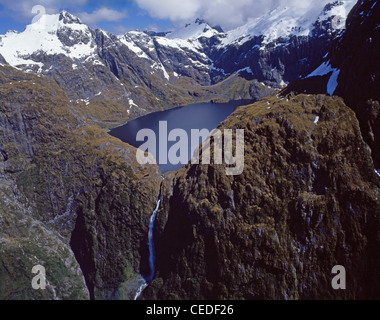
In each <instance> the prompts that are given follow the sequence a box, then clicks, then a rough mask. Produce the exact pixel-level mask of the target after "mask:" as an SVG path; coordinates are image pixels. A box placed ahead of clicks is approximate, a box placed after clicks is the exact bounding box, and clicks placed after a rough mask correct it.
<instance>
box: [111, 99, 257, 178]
mask: <svg viewBox="0 0 380 320" xmlns="http://www.w3.org/2000/svg"><path fill="white" fill-rule="evenodd" d="M249 103H251V101H249V100H247V101H246V100H244V101H233V102H229V103H198V104H192V105H188V106H186V107H180V108H175V109H171V110H166V111H162V112H155V113H151V114H149V115H146V116H144V117H141V118H138V119H136V120H132V121H130V122H128V123H127V124H125V125H123V126H121V127H118V128H116V129H113V130H111V131H110V132H109V133H110V135H112V136H114V137H116V138H119V139H120V140H122V141H123V142H126V143H128V144H130V145H132V146H134V147H136V148H139V147H140V146H141V145H143V144H144V143H145V142H146V141H147V138H146V140H145V142H138V141H136V137H137V133H138V132H139V131H140V130H142V129H151V130H153V131H154V132H155V134H156V137H157V139H156V140H157V142H156V146H157V157H158V154H159V150H160V145H159V133H160V132H159V123H160V121H166V122H167V127H168V132H170V131H172V130H174V129H183V130H185V131H186V132H187V134H188V137H189V141H190V142H189V144H188V150H189V154H188V155H189V156H188V160H190V159H191V157H192V155H193V152H194V150H191V130H192V129H198V130H202V129H207V130H209V131H210V132H211V131H212V130H214V129H216V128H217V127H218V125H219V123H221V122H222V121H224V120H225V119H226V118H228V116H230V115H231V114H232V113H233V112H234V111H235V110H236V109H237V108H238V107H239V106H243V105H247V104H249ZM165 138H166V139H167V137H165ZM178 141H179V139H178V140H177V142H178ZM202 142H203V141H202ZM174 144H176V142H168V147H167V149H168V150H170V147H171V146H173V145H174ZM157 162H159V161H158V159H157ZM159 166H160V169H161V172H162V173H165V172H169V171H175V170H178V169H180V168H182V167H183V164H178V165H172V164H170V163H168V164H159Z"/></svg>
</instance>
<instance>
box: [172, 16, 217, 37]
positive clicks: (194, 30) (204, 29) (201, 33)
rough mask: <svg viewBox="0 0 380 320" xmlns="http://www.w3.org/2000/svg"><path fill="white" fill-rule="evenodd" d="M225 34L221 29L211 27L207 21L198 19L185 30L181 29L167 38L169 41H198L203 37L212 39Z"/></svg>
mask: <svg viewBox="0 0 380 320" xmlns="http://www.w3.org/2000/svg"><path fill="white" fill-rule="evenodd" d="M221 32H223V30H221V28H219V27H211V26H210V25H209V24H208V23H207V22H206V21H204V20H202V19H196V20H195V22H194V23H189V24H187V25H186V26H185V27H183V28H179V29H177V30H175V31H173V32H171V33H169V34H168V35H167V36H166V37H167V38H168V39H182V40H196V39H199V38H201V37H206V38H211V37H213V36H215V35H218V34H220V33H221Z"/></svg>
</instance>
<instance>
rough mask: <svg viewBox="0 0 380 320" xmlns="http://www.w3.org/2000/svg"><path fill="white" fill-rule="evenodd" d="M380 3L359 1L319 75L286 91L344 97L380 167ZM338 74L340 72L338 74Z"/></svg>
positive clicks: (302, 81) (292, 85)
mask: <svg viewBox="0 0 380 320" xmlns="http://www.w3.org/2000/svg"><path fill="white" fill-rule="evenodd" d="M379 17H380V3H379V2H378V1H375V0H373V1H359V2H358V3H357V5H356V6H355V7H354V9H353V10H352V12H351V13H350V15H349V17H348V20H347V29H346V30H345V32H344V33H343V35H342V36H341V37H340V38H339V39H337V40H336V41H335V42H334V44H333V46H332V48H331V49H330V52H329V54H328V55H327V56H326V57H325V59H324V61H323V64H322V66H324V67H323V68H319V70H317V72H316V75H315V76H313V77H310V78H308V79H305V80H301V81H298V82H295V83H293V84H291V85H290V86H289V88H287V89H286V90H285V94H287V93H289V92H290V91H293V92H308V93H327V92H328V89H329V84H330V87H331V83H332V82H334V81H333V79H332V77H334V76H335V77H336V83H335V85H334V86H333V89H332V90H331V92H329V93H330V94H335V95H338V96H340V97H343V98H344V101H345V102H346V104H347V105H348V106H349V107H350V108H352V109H353V110H354V111H355V113H356V116H357V117H358V119H359V122H360V127H361V130H362V134H363V138H364V140H365V142H366V143H367V144H368V145H369V146H370V147H371V149H372V157H373V159H374V162H375V165H376V167H377V168H380V131H379V130H380V117H379V115H380V104H379V101H380V96H379V95H380V92H379V87H380V83H379V81H380V80H379V74H380V69H379V68H380V67H379V66H380V61H379V59H380V58H379V57H380V46H379V43H380V28H379ZM337 73H338V75H337Z"/></svg>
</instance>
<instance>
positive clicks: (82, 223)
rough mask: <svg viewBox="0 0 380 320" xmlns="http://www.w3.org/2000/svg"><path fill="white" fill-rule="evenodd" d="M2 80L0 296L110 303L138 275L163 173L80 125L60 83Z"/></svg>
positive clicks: (12, 73)
mask: <svg viewBox="0 0 380 320" xmlns="http://www.w3.org/2000/svg"><path fill="white" fill-rule="evenodd" d="M0 84H1V86H0V108H1V113H0V137H1V143H0V146H1V158H0V177H1V184H0V279H1V281H0V298H1V299H55V298H57V299H86V298H89V297H92V298H98V299H105V298H108V297H111V296H112V294H113V293H114V291H115V290H116V289H117V288H118V286H119V284H120V283H122V282H125V281H128V280H131V281H132V280H133V279H134V277H135V276H136V274H137V272H138V271H139V270H140V261H141V259H142V258H141V255H142V252H144V248H145V246H146V233H147V225H146V221H147V219H148V218H149V216H150V214H151V211H152V204H153V203H154V201H155V200H156V198H157V197H158V193H159V181H160V179H161V177H160V173H159V169H158V167H156V166H149V167H141V166H139V165H138V163H137V161H136V157H135V150H134V149H133V148H132V147H130V146H128V145H126V144H123V143H121V142H120V141H118V140H116V139H114V138H112V137H110V136H108V135H107V134H106V133H105V132H103V131H102V130H101V129H100V128H98V127H96V126H89V125H87V124H86V123H84V122H80V121H78V120H77V118H76V116H75V115H76V111H75V109H73V107H72V106H71V104H70V103H69V100H68V99H67V97H66V95H65V94H64V92H63V91H62V90H61V89H60V88H59V87H58V86H57V84H56V83H55V82H53V81H51V80H48V79H46V78H43V77H37V76H34V75H31V74H24V73H22V72H20V71H17V70H15V69H13V68H11V67H0ZM37 264H42V265H44V266H45V268H46V272H47V281H48V287H47V290H45V291H42V290H33V289H32V286H31V280H32V278H33V274H32V268H33V266H35V265H37ZM86 284H87V285H86Z"/></svg>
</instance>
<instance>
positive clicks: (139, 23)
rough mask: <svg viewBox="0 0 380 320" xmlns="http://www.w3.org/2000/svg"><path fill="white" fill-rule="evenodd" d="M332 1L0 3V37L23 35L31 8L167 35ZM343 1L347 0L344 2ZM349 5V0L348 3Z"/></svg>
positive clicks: (32, 0)
mask: <svg viewBox="0 0 380 320" xmlns="http://www.w3.org/2000/svg"><path fill="white" fill-rule="evenodd" d="M333 1H334V0H318V1H317V2H316V1H315V0H103V1H98V0H96V1H90V0H0V34H4V33H5V32H6V31H7V30H17V31H23V30H24V28H25V26H26V25H27V24H30V23H31V22H32V19H33V17H35V14H32V8H33V7H34V6H36V5H42V6H44V8H46V12H47V13H49V14H51V13H58V12H60V11H62V10H63V9H64V10H67V11H69V12H70V13H72V14H74V15H77V16H78V17H79V18H81V19H82V21H83V22H85V23H86V24H88V25H89V26H90V27H92V28H102V29H104V30H107V31H109V32H112V33H115V34H122V33H125V32H126V31H130V30H136V29H139V30H155V31H168V30H171V29H173V28H176V27H181V26H184V25H185V24H186V23H189V22H193V21H195V19H196V18H201V19H204V20H206V21H208V22H209V23H210V24H211V25H213V26H216V25H219V26H221V27H222V28H223V29H225V30H229V29H232V28H235V27H239V26H242V25H243V24H244V23H246V22H247V21H249V20H250V19H253V18H256V17H259V16H261V15H262V14H264V13H266V12H268V11H269V10H272V9H274V8H276V7H278V6H294V7H300V8H308V7H310V6H313V5H315V3H318V6H320V4H321V3H322V4H323V3H324V4H326V3H329V2H333ZM344 1H347V0H344ZM350 1H352V0H350Z"/></svg>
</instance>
